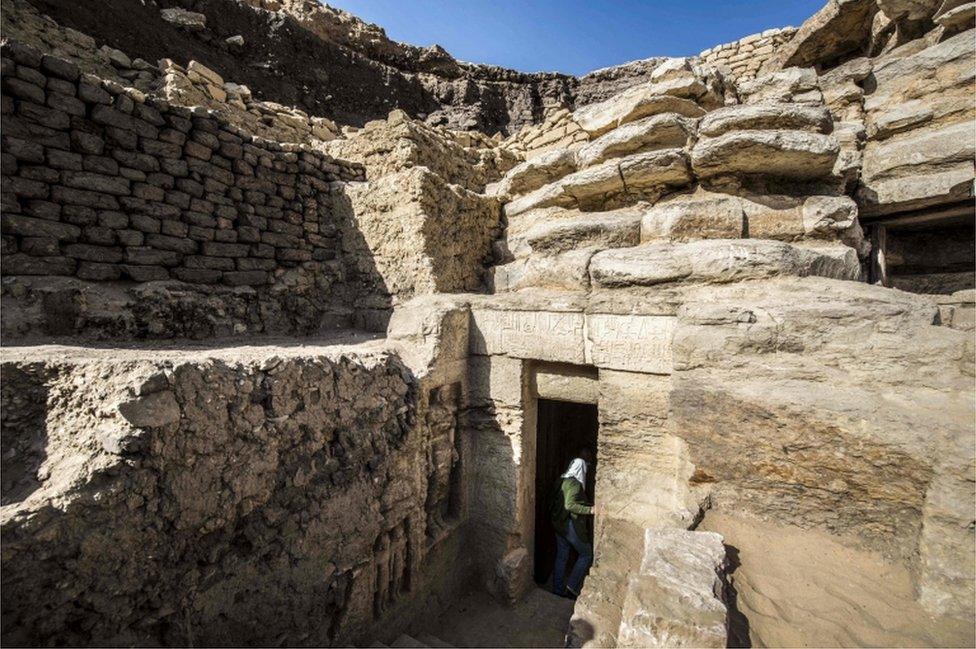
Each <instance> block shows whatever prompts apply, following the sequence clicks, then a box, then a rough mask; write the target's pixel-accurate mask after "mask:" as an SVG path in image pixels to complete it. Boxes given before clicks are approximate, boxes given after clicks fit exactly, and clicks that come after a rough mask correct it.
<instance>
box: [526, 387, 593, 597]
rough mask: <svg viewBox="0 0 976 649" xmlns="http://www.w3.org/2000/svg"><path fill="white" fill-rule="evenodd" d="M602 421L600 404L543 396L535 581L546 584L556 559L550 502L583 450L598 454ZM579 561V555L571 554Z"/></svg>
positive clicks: (590, 476) (538, 432)
mask: <svg viewBox="0 0 976 649" xmlns="http://www.w3.org/2000/svg"><path fill="white" fill-rule="evenodd" d="M598 428H599V424H598V422H597V411H596V405H594V404H590V403H573V402H571V401H555V400H552V399H539V402H538V415H537V419H536V451H535V581H536V583H539V584H545V583H547V582H548V581H549V578H550V577H551V575H552V568H553V563H554V562H555V560H556V537H555V531H554V530H553V528H552V523H551V522H550V520H549V503H550V498H551V496H552V493H553V490H554V489H555V488H556V487H557V485H558V483H559V476H560V475H562V474H563V473H564V472H565V471H566V468H567V467H568V466H569V463H570V462H571V461H572V459H573V458H574V457H576V456H577V455H578V453H579V451H580V449H582V448H584V447H588V448H590V449H591V450H592V452H593V455H594V457H595V456H596V438H597V429H598ZM595 478H596V461H595V460H594V462H593V466H591V467H590V468H589V470H588V471H587V473H586V482H587V485H586V495H587V498H590V499H591V501H592V498H593V496H594V485H595ZM571 561H575V557H571Z"/></svg>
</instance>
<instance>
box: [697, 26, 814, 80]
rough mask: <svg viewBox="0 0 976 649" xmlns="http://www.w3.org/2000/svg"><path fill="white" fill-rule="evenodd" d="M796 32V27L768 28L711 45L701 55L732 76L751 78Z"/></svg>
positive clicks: (702, 58) (735, 77) (709, 62)
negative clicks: (729, 41)
mask: <svg viewBox="0 0 976 649" xmlns="http://www.w3.org/2000/svg"><path fill="white" fill-rule="evenodd" d="M795 33H796V28H795V27H781V28H779V29H767V30H765V31H763V32H760V33H758V34H752V35H750V36H746V37H745V38H740V39H739V40H737V41H733V42H731V43H723V44H722V45H716V46H714V47H710V48H708V49H707V50H705V51H704V52H702V53H701V54H699V55H698V56H699V58H701V60H702V61H703V62H705V63H708V64H711V65H714V66H716V67H718V68H720V69H721V70H722V71H723V72H725V73H726V74H728V75H729V76H731V77H732V78H733V79H752V78H754V77H755V76H756V75H757V74H758V73H759V70H760V68H761V67H762V65H763V63H765V62H766V60H767V59H768V58H769V57H770V56H771V55H772V54H773V52H774V51H775V50H776V48H778V47H779V46H781V45H782V44H783V43H785V42H787V41H789V40H790V39H791V38H792V37H793V34H795Z"/></svg>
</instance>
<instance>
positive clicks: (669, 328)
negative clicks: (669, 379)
mask: <svg viewBox="0 0 976 649" xmlns="http://www.w3.org/2000/svg"><path fill="white" fill-rule="evenodd" d="M674 328H675V318H673V317H671V316H656V315H610V314H592V315H588V316H587V319H586V337H587V346H586V347H587V362H588V363H590V364H592V365H596V366H597V367H605V368H608V369H615V370H628V371H632V372H651V373H654V374H670V373H671V371H672V359H671V339H672V337H673V335H674Z"/></svg>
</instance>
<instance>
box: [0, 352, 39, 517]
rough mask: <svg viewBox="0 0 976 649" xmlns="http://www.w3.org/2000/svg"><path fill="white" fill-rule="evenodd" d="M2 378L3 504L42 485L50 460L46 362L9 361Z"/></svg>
mask: <svg viewBox="0 0 976 649" xmlns="http://www.w3.org/2000/svg"><path fill="white" fill-rule="evenodd" d="M2 375H3V379H2V381H0V394H2V398H0V400H2V402H3V408H2V409H0V458H2V465H0V476H2V478H0V479H2V485H3V490H2V493H0V504H2V505H3V506H4V507H6V506H7V505H14V504H16V503H20V502H23V501H24V500H26V499H27V498H28V497H30V495H31V494H32V493H34V492H35V491H36V490H37V489H39V488H40V487H41V482H40V479H39V477H38V472H39V471H40V469H41V466H42V465H43V464H44V461H45V460H46V459H47V443H48V433H47V414H48V409H47V400H48V388H47V384H46V382H47V380H48V378H50V372H49V371H48V370H47V368H46V367H45V365H44V364H43V363H32V364H29V365H21V366H14V365H12V364H6V365H4V366H3V370H2Z"/></svg>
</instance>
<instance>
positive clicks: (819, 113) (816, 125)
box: [698, 102, 832, 137]
mask: <svg viewBox="0 0 976 649" xmlns="http://www.w3.org/2000/svg"><path fill="white" fill-rule="evenodd" d="M831 121H832V120H831V118H830V112H829V111H828V110H827V109H826V108H820V107H813V106H802V105H797V104H782V103H774V102H765V103H757V104H739V105H736V106H727V107H725V108H719V109H718V110H713V111H712V112H710V113H708V115H706V116H705V117H703V118H702V119H701V122H700V123H699V125H698V130H699V132H700V133H701V134H702V135H707V136H709V137H715V136H718V135H722V134H723V133H727V132H729V131H735V130H745V129H751V130H756V129H758V130H788V129H794V130H800V131H811V132H813V133H829V132H830V128H831Z"/></svg>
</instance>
